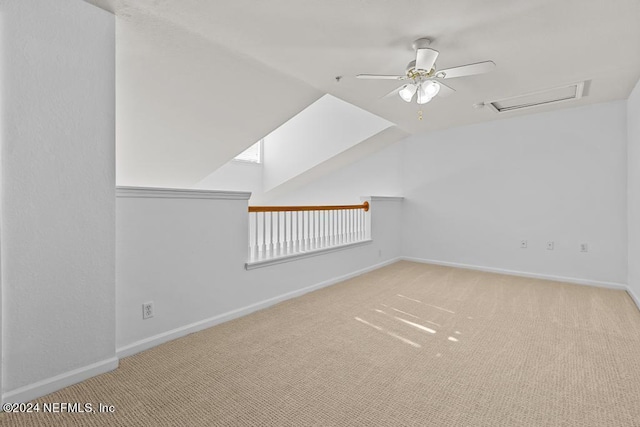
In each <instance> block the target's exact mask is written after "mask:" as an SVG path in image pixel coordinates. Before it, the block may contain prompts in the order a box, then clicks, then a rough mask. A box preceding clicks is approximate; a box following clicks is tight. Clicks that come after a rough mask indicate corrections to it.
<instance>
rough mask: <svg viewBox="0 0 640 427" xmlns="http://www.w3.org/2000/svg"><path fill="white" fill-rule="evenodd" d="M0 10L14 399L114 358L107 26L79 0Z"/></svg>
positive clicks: (9, 374)
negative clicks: (0, 20) (0, 21)
mask: <svg viewBox="0 0 640 427" xmlns="http://www.w3.org/2000/svg"><path fill="white" fill-rule="evenodd" d="M0 14H1V17H2V23H1V25H0V31H2V50H1V55H2V56H1V59H0V61H1V64H2V86H1V87H2V94H1V96H0V98H1V100H2V117H1V120H0V123H1V126H2V134H1V135H2V136H1V137H2V164H1V166H2V241H1V245H2V249H1V253H2V300H3V301H2V305H3V311H2V317H3V325H2V372H3V377H2V392H3V398H4V399H5V400H8V401H16V400H24V399H30V398H34V397H38V396H40V395H43V394H46V393H47V392H50V391H53V390H55V389H57V388H60V387H62V386H64V385H67V384H69V383H72V382H76V381H79V380H82V379H84V378H86V377H88V376H91V375H93V374H96V373H98V372H104V371H106V370H109V369H112V368H114V367H115V366H117V360H116V359H115V316H114V314H115V305H114V301H115V295H114V290H115V286H114V279H115V264H114V262H115V259H114V250H115V232H114V231H115V216H114V215H115V197H114V182H115V176H114V139H115V136H114V125H115V123H114V114H115V112H114V104H115V100H114V93H115V85H114V67H115V58H114V55H115V43H114V31H115V29H114V17H113V15H111V14H109V13H107V12H105V11H104V10H101V9H98V8H96V7H94V6H91V5H89V4H87V3H85V2H82V1H77V0H58V1H55V2H52V1H50V0H29V1H2V2H0ZM56 376H58V377H57V378H54V377H56Z"/></svg>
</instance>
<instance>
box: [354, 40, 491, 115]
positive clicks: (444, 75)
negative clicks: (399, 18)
mask: <svg viewBox="0 0 640 427" xmlns="http://www.w3.org/2000/svg"><path fill="white" fill-rule="evenodd" d="M430 44H431V39H429V38H426V37H424V38H420V39H418V40H416V41H414V42H413V48H414V49H415V51H416V59H415V60H414V61H411V62H409V64H408V65H407V70H406V72H405V74H404V75H399V76H391V75H381V74H358V75H357V76H356V77H357V78H359V79H381V80H409V81H410V83H407V84H405V85H403V86H401V87H399V88H397V89H394V90H393V91H392V92H391V93H390V95H391V94H395V93H398V95H400V97H401V98H402V99H403V100H404V101H406V102H411V101H412V100H413V97H414V96H416V95H417V96H416V102H417V103H418V104H426V103H427V102H429V101H431V100H432V99H433V97H434V96H436V95H440V96H448V95H450V94H452V93H453V92H455V90H454V89H453V88H451V87H449V86H447V85H446V84H444V83H443V82H442V80H444V79H452V78H455V77H464V76H471V75H474V74H482V73H487V72H489V71H491V70H493V68H494V67H495V66H496V64H495V62H493V61H483V62H477V63H475V64H467V65H461V66H459V67H453V68H447V69H444V70H437V69H436V59H437V58H438V55H439V52H438V51H437V50H434V49H430V48H429V47H428V46H429V45H430Z"/></svg>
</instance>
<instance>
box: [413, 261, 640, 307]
mask: <svg viewBox="0 0 640 427" xmlns="http://www.w3.org/2000/svg"><path fill="white" fill-rule="evenodd" d="M401 258H402V259H403V260H404V261H412V262H420V263H423V264H435V265H444V266H447V267H457V268H465V269H467V270H478V271H486V272H489V273H499V274H508V275H511V276H520V277H531V278H533V279H544V280H553V281H556V282H566V283H575V284H577V285H588V286H599V287H602V288H611V289H622V290H625V291H627V292H629V291H630V290H629V287H628V286H627V285H626V284H624V283H615V282H602V281H598V280H589V279H580V278H576V277H565V276H554V275H551V274H540V273H531V272H528V271H518V270H507V269H503V268H494V267H485V266H481V265H471V264H461V263H457V262H449V261H439V260H435V259H423V258H412V257H401ZM636 302H637V301H636Z"/></svg>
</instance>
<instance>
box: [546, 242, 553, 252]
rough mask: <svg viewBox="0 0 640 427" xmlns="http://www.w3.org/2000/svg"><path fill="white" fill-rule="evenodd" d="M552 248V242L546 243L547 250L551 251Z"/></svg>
mask: <svg viewBox="0 0 640 427" xmlns="http://www.w3.org/2000/svg"><path fill="white" fill-rule="evenodd" d="M553 246H554V243H553V242H552V241H548V242H547V250H550V251H552V250H553Z"/></svg>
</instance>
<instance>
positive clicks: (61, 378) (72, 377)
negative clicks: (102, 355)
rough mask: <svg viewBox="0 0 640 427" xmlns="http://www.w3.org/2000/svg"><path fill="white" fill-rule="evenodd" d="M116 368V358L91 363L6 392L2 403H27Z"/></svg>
mask: <svg viewBox="0 0 640 427" xmlns="http://www.w3.org/2000/svg"><path fill="white" fill-rule="evenodd" d="M117 367H118V359H117V358H116V357H112V358H110V359H106V360H102V361H100V362H96V363H92V364H91V365H87V366H83V367H82V368H78V369H74V370H73V371H69V372H65V373H63V374H60V375H56V376H55V377H51V378H47V379H46V380H42V381H38V382H36V383H33V384H29V385H26V386H24V387H20V388H17V389H15V390H11V391H8V392H6V393H4V394H3V395H2V403H23V402H28V401H30V400H34V399H37V398H39V397H42V396H45V395H47V394H49V393H53V392H54V391H57V390H60V389H61V388H65V387H68V386H70V385H73V384H77V383H79V382H81V381H84V380H87V379H89V378H91V377H95V376H96V375H100V374H104V373H106V372H109V371H113V370H114V369H116V368H117Z"/></svg>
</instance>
